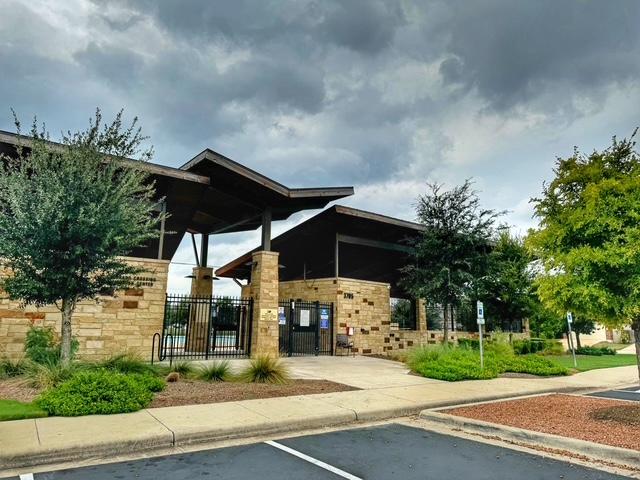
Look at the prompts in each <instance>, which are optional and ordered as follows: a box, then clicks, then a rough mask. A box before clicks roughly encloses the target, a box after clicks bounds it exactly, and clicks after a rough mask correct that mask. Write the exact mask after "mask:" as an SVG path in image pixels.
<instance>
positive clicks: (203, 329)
mask: <svg viewBox="0 0 640 480" xmlns="http://www.w3.org/2000/svg"><path fill="white" fill-rule="evenodd" d="M192 275H193V278H192V279H191V296H192V297H200V298H194V299H192V301H191V308H190V310H189V324H188V326H187V338H186V350H187V351H188V352H205V351H206V350H207V340H208V339H207V336H208V335H209V317H210V316H211V302H210V301H207V298H208V297H211V296H212V295H213V268H210V267H193V270H192Z"/></svg>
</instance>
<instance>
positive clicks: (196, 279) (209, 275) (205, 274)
mask: <svg viewBox="0 0 640 480" xmlns="http://www.w3.org/2000/svg"><path fill="white" fill-rule="evenodd" d="M191 274H192V275H193V278H192V279H191V295H198V296H200V297H202V296H204V297H210V296H211V295H213V268H211V267H193V270H192V271H191Z"/></svg>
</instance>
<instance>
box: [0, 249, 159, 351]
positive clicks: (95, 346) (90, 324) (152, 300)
mask: <svg viewBox="0 0 640 480" xmlns="http://www.w3.org/2000/svg"><path fill="white" fill-rule="evenodd" d="M126 260H127V261H128V262H130V263H131V264H133V265H137V266H142V267H143V268H145V270H147V271H146V272H145V273H143V274H141V275H140V276H139V277H138V280H139V281H140V282H141V283H142V285H141V286H140V287H139V288H133V289H129V290H126V291H123V292H118V294H117V295H116V296H115V297H101V298H100V299H99V301H98V302H94V301H84V302H81V303H80V304H78V306H77V308H76V311H75V313H74V315H73V336H74V337H75V338H76V339H77V340H78V341H79V343H80V348H79V351H78V356H79V358H82V359H87V360H100V359H104V358H106V357H108V356H110V355H113V354H117V353H121V352H125V351H127V352H134V353H137V354H140V355H141V356H142V357H143V358H149V357H150V355H151V342H152V338H153V334H154V333H156V332H159V333H161V332H162V321H163V317H164V302H165V292H166V289H167V275H168V269H169V262H168V261H166V260H150V259H143V258H132V257H127V258H126ZM60 321H61V313H60V311H59V310H58V309H57V308H56V307H55V306H53V305H51V306H46V307H40V308H36V307H32V306H27V307H26V308H23V307H21V305H20V303H19V302H16V301H12V300H9V298H8V297H7V295H6V293H4V292H0V357H2V356H8V357H10V358H14V359H15V358H20V357H22V355H23V349H24V339H25V336H26V333H27V331H28V330H29V328H30V327H31V325H44V326H51V327H53V329H54V331H55V332H56V333H57V334H59V333H60Z"/></svg>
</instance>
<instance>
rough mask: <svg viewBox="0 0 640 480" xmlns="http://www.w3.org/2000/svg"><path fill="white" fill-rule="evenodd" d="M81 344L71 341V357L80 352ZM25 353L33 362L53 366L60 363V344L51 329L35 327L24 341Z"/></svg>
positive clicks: (74, 340)
mask: <svg viewBox="0 0 640 480" xmlns="http://www.w3.org/2000/svg"><path fill="white" fill-rule="evenodd" d="M78 347H79V343H78V341H77V340H76V339H75V338H74V339H72V340H71V357H72V358H73V356H74V355H75V353H76V352H77V351H78ZM24 351H25V354H26V355H27V358H28V359H29V360H31V361H32V362H35V363H39V364H43V365H53V364H55V363H58V362H59V361H60V344H59V343H58V342H56V340H55V337H54V334H53V329H51V327H36V326H33V327H31V328H30V329H29V331H28V332H27V336H26V338H25V341H24Z"/></svg>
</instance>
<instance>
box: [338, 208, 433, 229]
mask: <svg viewBox="0 0 640 480" xmlns="http://www.w3.org/2000/svg"><path fill="white" fill-rule="evenodd" d="M331 208H333V209H335V211H336V213H340V214H342V215H351V216H352V217H359V218H364V219H367V220H373V221H376V222H382V223H387V224H389V225H395V226H398V227H405V228H410V229H412V230H416V231H418V232H424V231H425V230H426V227H425V226H424V225H421V224H419V223H415V222H409V221H408V220H401V219H399V218H394V217H389V216H387V215H381V214H379V213H373V212H367V211H366V210H359V209H357V208H352V207H345V206H343V205H334V206H333V207H331Z"/></svg>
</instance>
